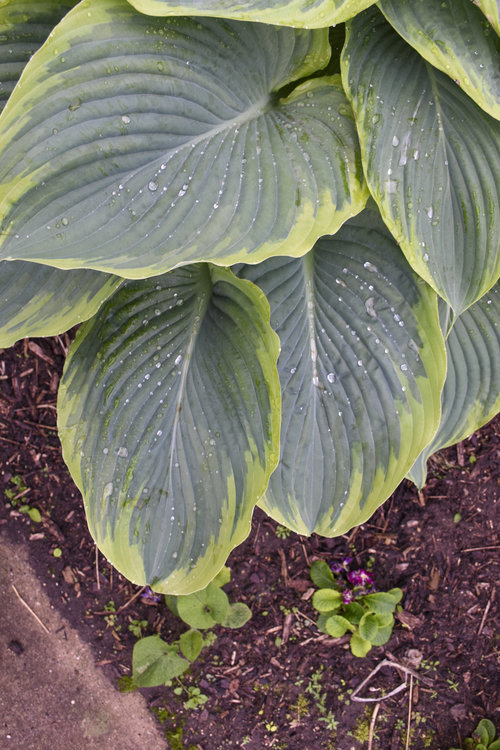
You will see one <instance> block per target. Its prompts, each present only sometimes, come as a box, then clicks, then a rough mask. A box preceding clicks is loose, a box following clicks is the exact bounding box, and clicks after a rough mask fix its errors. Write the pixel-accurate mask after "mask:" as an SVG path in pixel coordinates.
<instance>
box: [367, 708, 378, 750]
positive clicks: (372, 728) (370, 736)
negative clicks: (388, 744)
mask: <svg viewBox="0 0 500 750" xmlns="http://www.w3.org/2000/svg"><path fill="white" fill-rule="evenodd" d="M379 710H380V703H376V704H375V708H374V709H373V713H372V718H371V720H370V732H369V734H368V750H372V745H373V735H374V733H375V722H376V721H377V714H378V712H379Z"/></svg>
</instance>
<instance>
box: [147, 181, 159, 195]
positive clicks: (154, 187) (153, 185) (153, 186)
mask: <svg viewBox="0 0 500 750" xmlns="http://www.w3.org/2000/svg"><path fill="white" fill-rule="evenodd" d="M148 188H149V190H151V192H152V193H154V191H155V190H158V183H157V182H155V181H154V180H151V181H150V182H149V183H148Z"/></svg>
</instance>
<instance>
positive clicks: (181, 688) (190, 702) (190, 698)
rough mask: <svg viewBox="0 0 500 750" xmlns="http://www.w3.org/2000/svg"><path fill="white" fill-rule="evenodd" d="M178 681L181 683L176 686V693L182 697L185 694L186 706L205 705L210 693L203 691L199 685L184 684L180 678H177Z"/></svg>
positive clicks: (187, 707) (193, 707) (197, 706)
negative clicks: (206, 693)
mask: <svg viewBox="0 0 500 750" xmlns="http://www.w3.org/2000/svg"><path fill="white" fill-rule="evenodd" d="M177 682H178V683H179V684H178V686H177V687H176V688H174V693H175V695H178V696H180V697H181V696H183V695H185V699H184V708H186V709H189V708H192V709H196V708H200V706H203V705H204V704H205V703H206V702H207V700H208V695H205V693H202V692H201V690H200V688H199V687H196V685H184V683H183V682H182V680H180V679H179V678H177Z"/></svg>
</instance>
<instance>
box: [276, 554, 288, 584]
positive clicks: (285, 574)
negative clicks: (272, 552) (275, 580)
mask: <svg viewBox="0 0 500 750" xmlns="http://www.w3.org/2000/svg"><path fill="white" fill-rule="evenodd" d="M278 553H279V556H280V557H281V577H282V578H283V583H284V584H285V587H288V570H287V569H286V559H285V553H284V551H283V550H282V549H281V547H279V548H278Z"/></svg>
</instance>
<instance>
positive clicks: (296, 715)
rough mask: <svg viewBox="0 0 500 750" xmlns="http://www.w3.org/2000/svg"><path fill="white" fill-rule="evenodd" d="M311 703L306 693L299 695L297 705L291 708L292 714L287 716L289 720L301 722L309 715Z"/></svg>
mask: <svg viewBox="0 0 500 750" xmlns="http://www.w3.org/2000/svg"><path fill="white" fill-rule="evenodd" d="M309 710H310V703H309V700H308V698H307V697H306V696H305V695H304V693H299V695H298V696H297V700H296V701H295V703H292V705H291V706H290V713H288V714H287V719H291V720H293V721H297V722H300V721H301V720H302V719H303V718H304V717H305V716H307V715H308V714H309Z"/></svg>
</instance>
